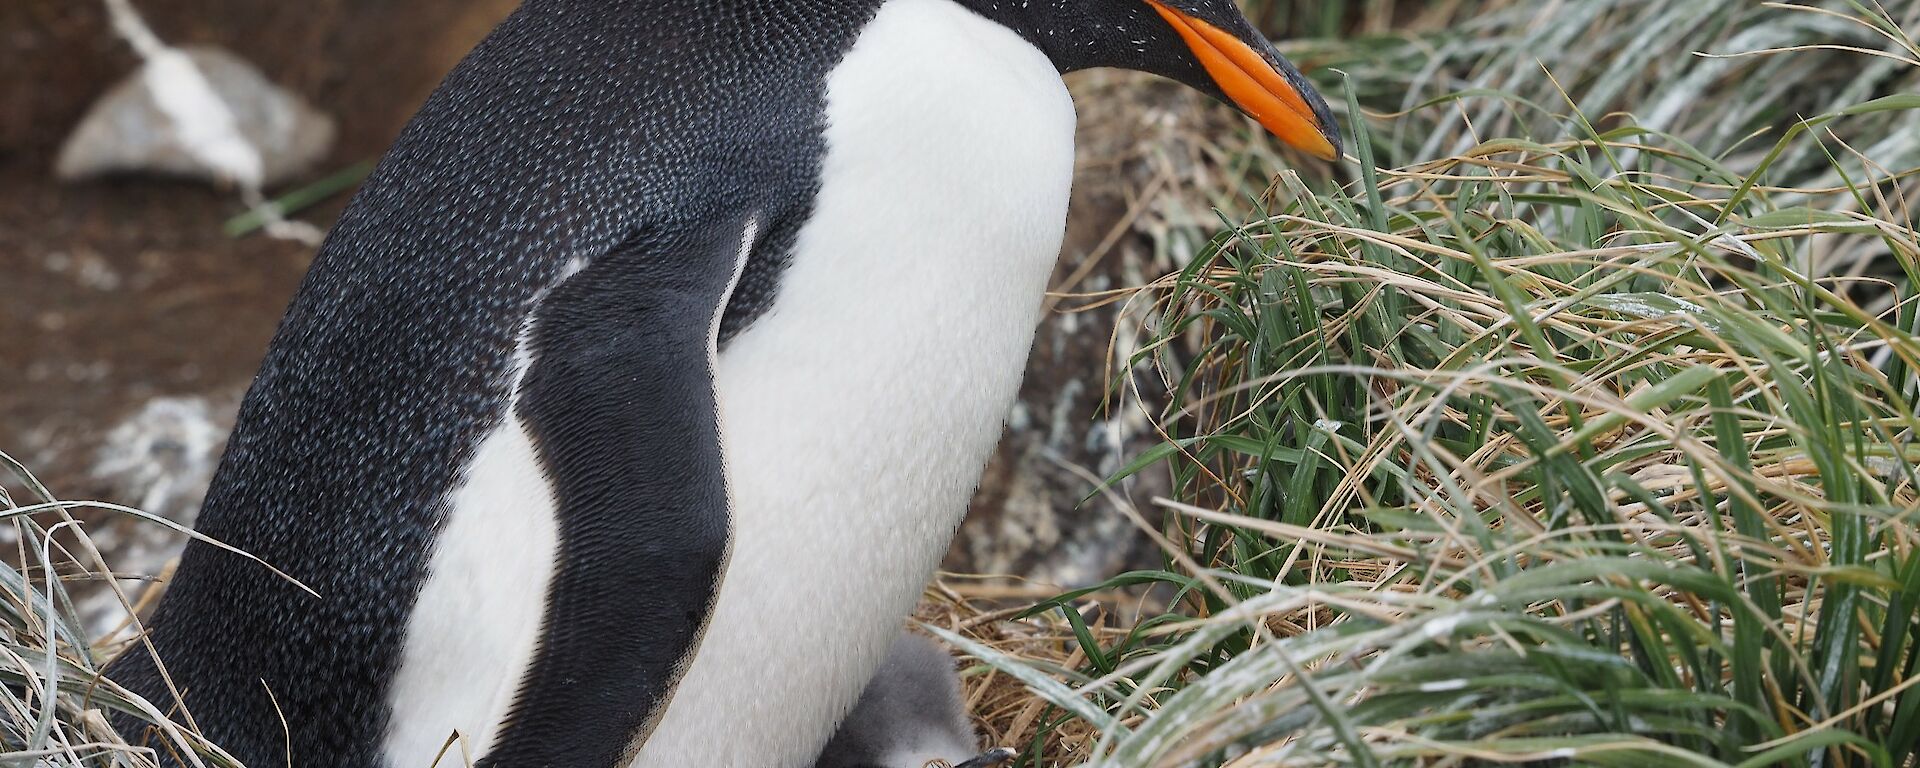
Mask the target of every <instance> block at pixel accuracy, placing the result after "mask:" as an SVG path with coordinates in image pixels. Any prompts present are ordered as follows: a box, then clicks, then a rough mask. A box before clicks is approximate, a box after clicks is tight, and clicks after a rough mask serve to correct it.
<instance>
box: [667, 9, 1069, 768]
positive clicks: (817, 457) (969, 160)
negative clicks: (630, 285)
mask: <svg viewBox="0 0 1920 768" xmlns="http://www.w3.org/2000/svg"><path fill="white" fill-rule="evenodd" d="M827 125H828V127H827V133H826V138H827V145H828V153H827V155H826V157H825V160H824V163H823V167H822V170H821V188H820V192H819V197H818V199H817V201H816V205H815V209H814V213H813V217H812V218H811V219H810V220H809V221H808V222H807V224H806V225H805V226H804V228H803V229H802V230H801V232H800V234H799V237H798V240H797V242H796V246H795V250H794V253H793V254H792V258H791V260H790V262H789V266H788V267H787V269H786V272H785V273H784V275H783V276H782V278H781V281H780V287H779V291H778V294H777V296H776V299H775V301H774V303H773V305H772V308H771V309H770V310H769V311H768V312H767V313H766V314H765V315H763V316H762V317H760V318H759V320H757V321H756V322H755V323H754V324H753V325H752V326H751V327H749V328H748V329H747V330H746V331H745V332H743V333H742V334H741V335H739V336H738V337H736V338H734V339H733V341H732V342H731V344H729V346H728V347H727V348H726V350H724V351H723V352H722V353H721V355H720V357H719V361H718V365H717V374H716V377H717V391H718V395H719V402H720V411H721V425H722V433H723V437H724V441H725V442H724V445H725V453H726V457H727V477H728V482H729V486H730V490H731V494H732V496H733V499H734V509H733V519H732V524H733V532H734V541H733V550H732V555H731V559H730V560H729V562H728V565H727V568H726V572H725V575H724V577H723V581H722V586H721V588H720V592H719V596H718V599H717V601H716V606H715V613H714V616H713V617H712V620H711V622H710V624H709V626H708V629H707V631H706V634H705V637H704V638H703V639H702V641H701V643H700V645H699V648H698V650H697V652H696V655H695V656H694V660H693V663H692V665H691V666H690V667H689V669H688V671H687V674H686V676H685V677H684V678H683V680H682V681H681V683H680V685H679V687H678V689H677V690H676V692H675V693H674V696H673V699H672V701H671V703H670V704H669V705H668V708H667V711H666V713H665V715H664V717H663V718H662V719H661V720H660V722H659V724H658V726H657V727H656V728H655V730H654V732H653V733H652V735H651V737H650V738H649V739H648V741H647V742H646V744H645V746H644V747H643V749H642V751H641V753H640V757H639V759H638V761H637V762H636V763H635V765H636V766H640V767H643V768H655V767H656V766H657V767H660V768H664V767H666V766H675V767H676V768H684V767H688V766H691V767H694V768H699V767H701V766H711V767H712V768H759V767H762V766H765V767H766V768H798V767H800V766H805V765H808V764H809V763H810V761H811V760H812V759H813V757H814V755H815V753H816V752H817V750H818V749H819V747H820V745H821V744H822V743H824V741H825V740H826V738H827V736H828V735H829V733H828V732H829V730H830V728H831V727H832V725H833V724H834V721H835V720H836V719H837V718H838V717H839V715H840V713H842V712H844V711H845V710H846V708H847V707H849V706H851V703H852V701H853V699H854V698H855V696H856V695H857V694H858V692H859V691H860V688H861V686H862V685H864V684H865V682H866V677H867V675H868V674H869V673H870V672H871V671H872V669H873V667H874V665H875V664H877V663H878V662H879V660H880V659H881V657H882V656H883V655H884V654H885V650H886V648H887V644H888V643H889V642H890V641H891V639H892V637H893V634H894V632H895V631H896V630H897V628H898V627H899V623H900V621H901V619H902V618H903V617H904V615H905V614H906V613H907V612H908V611H909V610H910V609H911V608H912V606H913V604H914V602H915V600H916V599H917V598H918V596H919V594H920V591H921V589H922V587H923V586H924V584H925V582H926V580H927V578H928V576H930V575H931V573H932V571H933V569H934V567H935V566H936V564H937V563H938V561H939V558H940V556H941V554H942V553H943V552H944V551H945V550H946V548H947V545H948V543H949V541H950V539H951V537H952V534H953V531H954V529H955V527H956V526H957V525H958V524H959V522H960V519H961V517H962V515H963V514H964V512H965V508H966V503H967V499H968V497H969V496H970V494H971V492H972V490H973V487H974V484H975V483H976V482H977V481H978V479H979V476H980V472H981V469H982V467H983V465H984V464H985V462H986V460H987V458H988V456H989V454H990V452H991V451H992V449H993V446H994V444H995V443H996V441H997V440H998V438H999V435H1000V432H1001V426H1002V423H1003V421H1004V419H1005V417H1006V414H1007V412H1008V409H1009V408H1010V406H1011V404H1012V402H1013V399H1014V397H1015V395H1016V393H1017V390H1018V388H1019V383H1020V375H1021V371H1022V369H1023V367H1024V362H1025V360H1026V356H1027V351H1028V348H1029V346H1030V345H1031V342H1032V339H1033V331H1034V327H1035V324H1036V322H1037V320H1038V314H1039V308H1040V303H1041V300H1042V292H1043V291H1044V290H1045V283H1046V278H1047V275H1048V273H1049V271H1050V269H1051V267H1052V265H1053V262H1054V260H1055V258H1056V256H1057V255H1058V252H1059V247H1060V238H1061V234H1062V231H1063V227H1064V224H1065V220H1066V206H1067V193H1068V188H1069V185H1070V183H1071V178H1072V172H1073V127H1074V114H1073V103H1072V101H1071V99H1070V98H1069V97H1068V95H1067V91H1066V88H1065V87H1064V86H1063V85H1062V83H1061V81H1060V78H1059V75H1058V73H1057V72H1056V70H1055V69H1054V67H1053V66H1052V64H1051V63H1050V62H1049V61H1048V60H1047V59H1046V57H1045V56H1044V55H1042V54H1041V53H1040V51H1038V50H1037V49H1035V48H1034V47H1032V46H1031V45H1029V44H1028V43H1026V42H1025V41H1023V40H1021V39H1020V38H1019V37H1018V36H1017V35H1016V34H1014V33H1013V32H1012V31H1010V30H1008V29H1006V28H1005V27H1002V26H1000V25H998V24H996V23H993V22H990V21H987V20H985V19H982V18H980V17H979V16H976V15H975V14H973V13H972V12H970V11H967V10H965V9H963V8H961V7H960V6H958V5H956V4H954V3H953V2H951V0H889V2H887V3H886V4H885V5H884V6H882V7H881V9H880V11H879V15H878V17H877V18H875V19H874V20H873V21H872V23H871V24H869V25H868V27H867V28H866V29H865V30H864V31H863V32H862V34H861V37H860V38H859V41H858V42H857V43H856V44H855V45H854V47H853V48H852V50H851V51H850V52H849V54H848V55H847V57H846V59H845V60H844V61H843V62H842V63H841V65H840V66H839V67H838V68H836V69H835V70H834V72H833V73H832V75H831V77H830V79H829V80H828V86H827ZM953 757H955V758H962V757H966V756H953Z"/></svg>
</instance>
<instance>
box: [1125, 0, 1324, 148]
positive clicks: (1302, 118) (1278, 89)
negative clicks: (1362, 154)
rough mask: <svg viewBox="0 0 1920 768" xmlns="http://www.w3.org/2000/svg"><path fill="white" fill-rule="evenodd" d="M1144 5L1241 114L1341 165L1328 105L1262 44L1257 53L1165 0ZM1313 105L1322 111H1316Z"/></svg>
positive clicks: (1247, 45)
mask: <svg viewBox="0 0 1920 768" xmlns="http://www.w3.org/2000/svg"><path fill="white" fill-rule="evenodd" d="M1146 2H1147V4H1148V5H1151V6H1153V10H1154V11H1156V12H1158V13H1159V14H1160V17H1161V18H1163V19H1166V21H1167V23H1168V24H1169V25H1172V27H1173V29H1174V31H1175V32H1177V33H1179V35H1180V39H1181V40H1182V41H1184V42H1185V43H1186V44H1187V47H1188V48H1190V49H1192V51H1193V55H1194V58H1195V59H1198V60H1199V62H1200V66H1201V67H1203V68H1205V69H1206V71H1207V75H1208V76H1210V77H1212V78H1213V82H1214V84H1215V85H1218V86H1219V87H1220V91H1221V92H1222V93H1225V94H1226V95H1227V98H1229V99H1232V100H1233V103H1234V106H1237V107H1239V108H1240V111H1242V112H1245V113H1247V114H1248V115H1249V116H1251V117H1252V118H1253V119H1254V120H1257V121H1259V123H1260V125H1261V126H1262V127H1265V128H1266V129H1267V130H1268V131H1270V132H1272V133H1273V135H1274V136H1276V137H1279V139H1280V140H1281V141H1283V142H1286V143H1287V144H1289V145H1291V146H1293V147H1296V148H1298V149H1300V150H1302V151H1304V152H1306V153H1307V154H1310V155H1313V156H1314V157H1318V158H1320V159H1322V160H1337V159H1339V157H1340V134H1339V131H1338V129H1337V128H1336V127H1335V126H1334V125H1332V121H1331V120H1325V119H1322V118H1321V117H1320V116H1321V115H1324V114H1326V112H1327V110H1326V108H1325V103H1324V102H1322V101H1321V100H1320V96H1319V94H1317V93H1314V92H1313V90H1312V89H1311V88H1309V87H1307V86H1306V85H1305V81H1304V79H1302V78H1301V77H1300V75H1299V72H1298V71H1297V70H1294V69H1293V68H1292V65H1290V64H1288V63H1287V62H1286V60H1285V59H1283V58H1281V57H1280V55H1279V54H1277V53H1274V52H1273V48H1272V46H1270V45H1268V44H1267V43H1266V41H1264V40H1262V41H1258V47H1257V48H1256V47H1255V45H1254V44H1250V43H1248V42H1246V41H1244V40H1242V39H1241V38H1239V37H1238V36H1235V35H1234V34H1232V33H1230V32H1227V31H1226V30H1223V29H1221V28H1219V27H1217V26H1215V25H1213V24H1211V23H1209V22H1207V21H1204V20H1201V19H1199V18H1195V17H1194V16H1192V15H1190V14H1188V13H1186V12H1184V11H1181V10H1180V9H1178V8H1174V7H1172V6H1170V5H1167V4H1166V3H1163V2H1161V0H1146ZM1296 84H1297V85H1296ZM1309 100H1311V101H1309ZM1315 105H1319V107H1320V108H1319V109H1317V110H1316V109H1315V108H1314V107H1315Z"/></svg>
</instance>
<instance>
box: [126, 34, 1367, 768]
mask: <svg viewBox="0 0 1920 768" xmlns="http://www.w3.org/2000/svg"><path fill="white" fill-rule="evenodd" d="M1088 67H1124V68H1131V69H1136V70H1144V71H1147V72H1152V73H1157V74H1160V75H1164V76H1167V77H1170V78H1173V79H1174V80H1177V81H1179V82H1182V83H1185V84H1187V85H1190V86H1193V87H1195V88H1199V89H1201V90H1203V91H1205V92H1207V93H1210V94H1213V95H1215V96H1217V97H1220V98H1223V99H1226V100H1228V101H1230V102H1232V103H1234V104H1237V105H1239V106H1240V107H1241V108H1242V109H1243V110H1244V111H1246V112H1248V113H1249V114H1251V115H1253V116H1254V117H1255V118H1257V119H1258V120H1259V122H1260V123H1261V124H1262V125H1264V126H1266V127H1267V128H1268V129H1270V130H1271V131H1272V132H1274V133H1275V134H1276V135H1278V136H1279V137H1280V138H1281V139H1282V140H1284V141H1286V142H1287V143H1290V144H1292V145H1294V146H1297V147H1300V148H1302V149H1304V150H1305V151H1307V152H1308V153H1310V154H1313V155H1317V156H1320V157H1324V158H1333V157H1335V156H1337V154H1338V147H1339V142H1338V139H1337V138H1336V130H1335V126H1334V122H1333V120H1332V118H1331V116H1330V113H1329V112H1328V109H1327V107H1326V105H1325V104H1324V103H1323V102H1322V101H1321V100H1320V98H1319V97H1318V96H1316V95H1315V94H1314V93H1313V92H1312V90H1311V89H1310V88H1309V87H1308V86H1307V85H1306V84H1305V80H1304V79H1302V77H1301V76H1300V74H1299V73H1298V72H1297V71H1296V70H1295V69H1294V68H1293V67H1292V66H1291V65H1290V64H1288V63H1287V62H1286V61H1284V60H1283V59H1282V58H1281V57H1280V56H1279V55H1278V54H1277V53H1275V52H1274V50H1273V48H1272V47H1271V46H1270V45H1269V44H1268V43H1267V42H1266V41H1265V40H1264V39H1263V38H1261V37H1260V36H1259V35H1258V34H1257V33H1256V32H1255V31H1254V29H1253V27H1252V26H1251V25H1250V24H1249V23H1248V22H1247V21H1246V20H1245V19H1244V18H1243V17H1242V16H1241V15H1240V13H1239V12H1238V11H1237V10H1236V9H1235V8H1234V7H1233V4H1232V2H1231V0H671V1H669V0H526V1H525V3H524V4H523V5H522V6H521V7H520V8H519V9H518V10H517V11H515V12H514V13H513V14H512V15H511V16H510V17H509V18H508V19H507V20H506V21H505V22H503V23H502V24H501V26H500V27H499V28H498V29H497V30H495V31H494V32H493V33H492V34H491V35H490V36H489V37H488V38H487V39H486V40H485V41H484V42H482V43H481V44H480V45H479V46H478V47H477V48H476V49H475V50H474V51H473V52H472V53H471V54H470V55H469V56H468V57H467V58H466V59H465V61H463V62H462V63H461V64H460V65H459V67H457V68H456V69H455V70H454V71H453V73H452V74H450V75H449V76H448V77H447V79H446V81H445V82H444V83H443V84H442V85H441V86H440V88H439V89H438V90H437V91H436V92H435V93H434V94H433V95H432V97H430V98H429V99H428V100H427V103H426V104H425V106H424V107H422V109H421V111H420V113H419V114H418V115H417V116H416V117H415V118H414V119H413V121H412V122H411V123H410V124H409V125H408V127H407V128H406V130H405V131H404V132H403V133H402V135H401V136H400V138H399V139H398V140H397V141H396V143H395V144H394V145H393V148H392V149H391V151H389V152H388V154H387V155H386V157H385V158H384V159H383V160H382V161H381V162H380V164H379V166H378V168H377V169H376V170H375V171H374V173H373V174H372V176H370V177H369V178H368V180H367V181H366V183H365V184H364V185H363V186H362V187H361V189H360V191H359V192H358V193H357V194H356V196H355V198H354V200H353V201H352V203H351V204H350V205H349V206H348V208H347V209H346V210H345V211H344V212H343V213H342V214H341V216H340V219H339V221H338V222H337V223H336V224H335V225H334V227H333V230H332V231H331V232H330V233H329V235H328V237H327V239H326V242H325V243H324V244H323V245H322V246H321V248H320V250H319V253H318V254H317V256H316V257H315V259H314V262H313V265H312V267H311V269H310V271H309V273H308V275H307V277H306V280H305V282H304V283H303V284H302V286H301V287H300V290H299V292H298V293H297V295H296V296H295V298H294V300H293V303H292V306H291V307H290V308H289V310H288V312H287V315H286V318H285V319H284V320H283V321H282V323H281V325H280V328H279V331H278V332H277V334H276V335H275V337H274V340H273V342H272V344H271V346H270V347H269V349H268V351H267V354H266V358H265V361H264V362H263V363H262V366H261V369H260V373H259V374H258V376H257V377H256V378H255V380H254V382H253V385H252V387H251V389H250V390H249V392H248V394H247V397H246V399H245V401H244V402H243V404H242V406H241V409H240V415H239V420H238V426H237V428H236V430H235V432H234V433H233V436H232V438H231V440H230V443H229V445H228V447H227V452H226V454H225V456H224V457H223V459H222V462H221V465H220V467H219V469H218V471H217V473H216V477H215V478H214V480H213V484H212V488H211V490H210V491H209V493H208V496H207V499H206V502H205V506H204V509H203V511H202V513H201V515H200V517H199V529H200V532H201V533H202V534H204V535H206V536H208V537H211V538H213V539H216V540H219V541H222V542H225V543H226V544H228V545H232V546H235V547H238V548H240V549H243V550H246V551H248V552H250V553H252V554H253V555H255V556H257V557H259V558H261V559H262V560H264V561H265V562H267V563H271V564H272V565H273V566H275V567H277V568H278V569H279V570H280V571H281V572H283V573H284V574H286V575H287V576H289V577H291V578H290V579H289V578H282V576H280V575H278V574H276V573H274V572H272V571H270V570H268V569H267V568H264V567H262V566H260V565H259V564H257V563H255V562H252V561H250V560H247V559H244V558H241V557H238V556H235V555H232V554H230V553H228V552H225V551H223V550H221V549H218V548H216V547H214V546H211V545H206V544H201V543H195V544H193V545H191V546H189V547H188V549H187V551H186V553H185V554H184V555H183V556H182V558H181V561H180V564H179V567H178V569H177V571H176V573H175V575H174V577H173V579H172V581H171V584H170V585H169V586H168V588H167V592H166V595H165V598H164V599H163V601H162V604H161V605H160V606H159V607H158V609H157V611H156V613H155V615H154V616H153V617H152V618H151V620H150V622H149V623H148V624H147V629H148V630H149V633H150V640H151V646H152V648H153V649H154V650H155V651H156V652H157V656H158V658H159V659H161V660H163V662H164V672H165V674H164V675H163V674H162V667H161V666H157V665H156V664H155V662H154V661H153V656H152V655H150V654H148V653H147V652H146V651H145V648H144V647H142V646H139V645H136V646H135V648H136V649H137V650H136V651H135V652H133V653H129V654H127V655H125V656H124V657H123V658H122V659H120V660H119V661H118V662H117V663H116V664H114V665H113V667H112V668H111V669H110V671H109V674H111V675H112V676H114V677H115V679H117V680H118V681H120V682H121V683H123V684H124V685H126V686H127V687H128V688H129V689H131V690H133V691H136V692H138V693H140V694H142V695H143V696H145V697H146V698H148V699H149V700H152V701H154V702H155V703H156V705H158V706H160V707H161V708H162V709H163V710H167V711H177V712H178V715H177V717H178V719H179V720H180V721H181V722H182V723H187V724H192V725H196V726H197V727H199V728H200V729H201V730H202V732H203V733H204V734H205V735H206V736H208V737H209V738H211V739H212V740H213V741H214V742H215V743H218V744H220V745H222V746H223V747H224V748H225V749H226V750H227V751H228V752H229V753H230V754H232V755H233V756H235V757H237V758H239V759H240V760H241V761H243V762H245V763H247V764H249V765H253V766H256V767H259V766H270V765H279V764H283V763H285V762H287V761H288V760H289V759H291V761H292V763H293V765H295V766H296V767H297V768H308V767H317V766H340V767H342V768H428V766H430V765H432V764H433V763H434V761H435V756H436V755H439V754H440V753H441V752H442V749H443V747H444V746H445V745H446V744H447V742H448V740H449V738H450V737H457V745H456V746H455V748H454V749H453V750H452V752H451V753H450V754H449V755H448V756H447V757H445V758H443V759H442V761H441V764H442V765H447V766H453V765H459V764H460V762H461V760H462V755H471V756H473V757H474V758H475V760H476V764H477V765H479V766H481V767H482V768H490V767H492V766H503V767H504V766H511V767H513V768H521V767H522V766H564V767H566V768H610V767H613V766H633V767H634V768H667V767H671V768H804V766H806V765H808V764H809V762H810V761H812V760H813V759H815V758H816V757H817V756H818V755H819V753H820V750H821V748H822V746H824V745H825V743H826V741H827V739H828V738H829V736H830V735H831V734H832V733H833V731H834V727H835V724H836V721H837V720H838V719H839V718H840V717H841V716H842V715H843V714H844V713H845V712H847V711H848V709H849V708H850V707H851V706H852V704H853V702H854V701H855V699H856V697H857V696H858V694H859V693H860V691H861V689H862V688H863V687H864V685H865V684H866V682H867V679H868V677H869V675H870V674H871V673H872V671H873V670H874V669H875V668H876V666H877V665H878V664H879V663H880V661H881V660H882V658H883V657H884V656H885V654H886V650H887V647H888V644H889V641H890V639H891V638H892V636H893V633H894V628H895V627H897V625H898V622H899V621H900V619H901V618H902V617H904V616H905V615H906V613H907V612H908V610H909V609H910V608H911V607H912V605H913V604H914V602H915V600H916V598H917V596H918V595H919V594H920V590H921V587H922V585H923V583H924V582H925V580H926V579H927V578H928V576H929V575H930V573H931V572H932V570H933V568H934V565H935V564H936V562H937V561H938V560H939V558H940V555H941V553H942V552H943V551H944V550H945V549H946V547H947V545H948V542H949V539H950V537H951V535H952V533H953V531H954V529H955V527H956V525H957V524H958V522H959V519H960V517H961V515H962V513H963V510H964V509H965V506H966V501H967V498H968V495H969V492H970V491H971V490H972V488H973V486H974V483H975V482H976V481H977V478H978V475H979V473H980V470H981V468H982V466H983V465H984V463H985V461H986V458H987V456H988V453H989V451H990V450H991V449H992V447H993V445H994V443H995V441H996V438H997V437H998V435H999V433H1000V428H1001V423H1002V419H1003V418H1004V417H1005V415H1006V414H1007V413H1008V410H1009V407H1010V404H1011V402H1012V400H1013V398H1014V395H1015V391H1016V389H1017V386H1018V384H1019V381H1020V374H1021V370H1022V364H1023V361H1024V360H1025V357H1026V353H1027V349H1028V346H1029V344H1030V341H1031V339H1032V336H1033V331H1034V327H1035V324H1036V322H1037V321H1038V319H1039V309H1040V306H1041V300H1042V291H1043V289H1044V287H1045V281H1046V279H1047V276H1048V274H1049V270H1050V268H1051V267H1052V264H1053V262H1054V259H1055V256H1056V255H1057V253H1058V250H1059V246H1060V240H1061V235H1062V232H1063V230H1064V219H1065V216H1066V202H1067V191H1068V186H1069V183H1070V180H1071V177H1072V170H1073V128H1074V112H1073V103H1072V101H1071V100H1070V99H1069V98H1068V95H1067V91H1066V89H1065V87H1064V86H1063V84H1062V82H1061V79H1060V74H1061V73H1063V72H1068V71H1073V70H1079V69H1084V68H1088ZM296 582H297V583H296ZM176 691H177V692H178V693H179V696H180V700H179V701H178V702H176V701H175V700H174V692H176ZM123 724H126V725H131V724H130V723H123Z"/></svg>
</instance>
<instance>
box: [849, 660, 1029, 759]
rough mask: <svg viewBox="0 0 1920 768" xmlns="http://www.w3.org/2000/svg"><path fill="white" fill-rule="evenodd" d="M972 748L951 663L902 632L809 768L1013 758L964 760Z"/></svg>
mask: <svg viewBox="0 0 1920 768" xmlns="http://www.w3.org/2000/svg"><path fill="white" fill-rule="evenodd" d="M977 744H978V741H977V740H976V738H975V737H974V734H973V724H972V723H970V722H968V720H967V711H966V701H965V699H963V698H962V697H961V694H960V681H959V678H958V677H957V676H955V674H954V671H953V657H952V656H949V655H947V651H946V649H944V648H941V647H940V646H939V645H938V644H936V643H934V642H933V641H932V640H930V639H928V638H926V637H922V636H920V635H917V634H914V633H912V632H901V633H900V636H899V637H897V638H895V639H894V641H893V647H892V648H889V649H888V650H887V658H886V661H884V662H881V664H880V669H879V670H878V671H876V672H875V673H874V675H873V679H872V680H871V681H869V682H868V683H867V687H866V689H865V690H862V691H861V692H860V700H859V701H858V702H856V703H855V704H854V706H853V711H852V712H849V713H847V717H846V719H845V720H843V721H841V723H840V730H839V732H837V733H835V734H834V735H833V739H832V740H830V741H828V742H827V746H826V748H825V749H823V750H821V752H820V759H819V760H818V761H816V762H815V763H814V768H923V766H927V765H930V764H931V765H950V766H953V768H988V767H989V766H995V765H999V764H1001V763H1004V762H1006V761H1007V760H1009V759H1011V758H1012V757H1013V752H1012V751H1011V750H1007V749H994V750H990V751H988V752H986V753H984V754H978V755H977V756H975V757H972V758H968V757H967V756H969V755H976V753H978V752H979V750H978V747H977Z"/></svg>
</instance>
